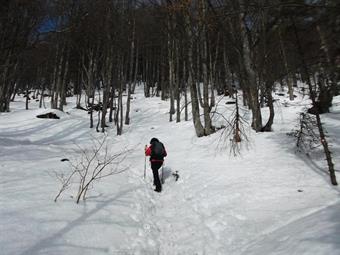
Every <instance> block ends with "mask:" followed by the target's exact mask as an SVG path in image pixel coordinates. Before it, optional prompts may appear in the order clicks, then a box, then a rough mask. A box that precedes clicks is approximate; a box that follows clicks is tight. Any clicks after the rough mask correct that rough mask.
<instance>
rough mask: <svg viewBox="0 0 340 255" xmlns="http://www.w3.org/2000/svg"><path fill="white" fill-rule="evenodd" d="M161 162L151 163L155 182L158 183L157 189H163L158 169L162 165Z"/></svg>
mask: <svg viewBox="0 0 340 255" xmlns="http://www.w3.org/2000/svg"><path fill="white" fill-rule="evenodd" d="M161 165H162V164H160V163H151V168H152V173H153V182H154V184H155V185H156V191H162V184H161V181H160V179H159V174H158V169H159V168H160V167H161Z"/></svg>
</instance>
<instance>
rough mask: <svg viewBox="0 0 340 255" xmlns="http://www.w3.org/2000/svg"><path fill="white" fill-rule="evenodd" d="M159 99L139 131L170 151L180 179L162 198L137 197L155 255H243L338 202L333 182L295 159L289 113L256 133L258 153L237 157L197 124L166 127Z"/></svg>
mask: <svg viewBox="0 0 340 255" xmlns="http://www.w3.org/2000/svg"><path fill="white" fill-rule="evenodd" d="M156 100H157V99H152V98H151V99H148V101H149V102H150V103H147V105H150V104H151V103H152V101H154V102H153V104H156V105H158V106H159V108H158V109H157V107H156V110H155V111H156V112H157V114H156V113H154V112H153V111H152V110H149V111H145V110H142V112H143V116H144V118H145V119H147V120H148V121H147V122H144V124H142V123H140V126H141V128H142V130H150V131H151V132H150V135H149V139H151V137H153V136H156V137H158V138H160V139H161V140H162V141H163V142H164V143H165V144H166V146H167V149H168V151H169V157H168V158H167V159H166V162H165V165H166V167H165V169H166V170H167V171H173V172H174V171H179V173H180V176H181V177H180V179H179V181H178V182H174V181H173V180H172V178H171V177H170V178H169V179H167V180H166V183H165V185H164V187H163V188H164V190H163V192H162V193H161V194H157V193H153V192H152V191H148V192H145V190H143V189H142V190H139V191H138V192H137V194H138V196H139V197H138V199H137V201H141V203H140V204H139V205H138V207H140V208H144V209H143V210H142V211H143V214H142V217H143V218H144V220H145V222H147V223H146V226H147V227H145V226H143V227H144V228H146V229H147V230H146V235H145V236H144V237H145V238H146V240H145V241H142V243H144V244H149V249H151V250H153V252H154V253H155V254H226V253H228V254H241V253H242V252H243V251H244V250H246V247H247V246H248V245H249V244H250V243H253V242H255V241H256V240H258V239H261V238H263V236H266V235H267V234H268V233H271V232H272V231H274V230H277V229H280V228H281V227H283V226H285V225H286V224H289V223H290V222H293V221H295V220H297V219H299V218H302V217H305V216H306V215H309V214H311V213H313V212H315V211H318V210H321V209H322V208H324V207H327V206H329V205H330V204H333V203H334V201H337V200H338V199H337V196H338V192H337V190H334V192H330V193H329V192H328V191H329V189H330V188H329V184H328V183H327V181H328V180H327V179H326V178H324V179H323V178H320V176H319V175H318V174H317V173H315V172H313V171H311V169H310V166H309V165H308V164H306V162H305V161H303V160H301V159H300V158H299V157H298V155H296V154H294V144H293V143H292V142H291V141H289V139H287V136H286V132H287V131H289V128H288V129H287V127H289V126H290V127H291V121H294V120H290V119H289V117H290V116H289V113H288V116H281V123H279V125H277V127H278V128H277V129H278V130H277V132H275V133H265V134H257V135H256V134H252V135H253V136H254V137H253V139H254V141H253V144H252V146H253V148H252V150H253V151H249V152H247V151H245V152H244V154H243V156H241V157H240V158H232V157H229V155H227V154H223V153H222V154H219V153H216V140H218V135H219V134H216V135H213V136H212V137H209V138H200V139H198V138H196V137H195V134H194V131H193V130H192V127H191V123H185V122H182V123H168V122H167V118H168V116H167V114H166V112H167V109H168V108H167V105H166V104H164V103H160V102H159V101H156ZM138 105H141V104H138ZM162 107H163V108H162ZM159 113H161V114H164V116H163V119H164V120H163V121H162V120H160V119H159V116H158V114H159ZM148 114H149V116H147V115H148ZM146 116H147V117H146ZM155 116H157V117H155ZM159 122H163V125H162V126H160V125H159ZM143 125H144V126H143ZM170 130H171V131H170ZM169 131H170V133H169ZM147 136H148V135H147V134H145V135H144V137H147ZM287 140H288V142H286V143H284V141H287ZM150 178H151V177H149V180H148V184H149V185H148V186H149V187H151V185H150V183H151V179H150ZM300 191H302V192H300ZM328 196H330V197H328ZM316 201H317V202H316ZM145 206H146V207H145ZM145 212H146V213H145ZM142 236H143V235H142ZM145 248H146V247H144V249H145Z"/></svg>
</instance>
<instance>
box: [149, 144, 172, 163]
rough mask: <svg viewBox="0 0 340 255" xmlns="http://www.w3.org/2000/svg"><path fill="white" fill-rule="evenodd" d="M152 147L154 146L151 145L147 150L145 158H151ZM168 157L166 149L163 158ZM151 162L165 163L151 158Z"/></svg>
mask: <svg viewBox="0 0 340 255" xmlns="http://www.w3.org/2000/svg"><path fill="white" fill-rule="evenodd" d="M151 146H152V145H150V146H149V147H147V148H146V149H145V156H151ZM167 155H168V154H167V152H166V150H165V148H164V153H163V156H164V157H166V156H167ZM150 161H151V162H163V161H164V160H160V159H151V158H150Z"/></svg>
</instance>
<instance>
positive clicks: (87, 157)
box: [54, 136, 128, 203]
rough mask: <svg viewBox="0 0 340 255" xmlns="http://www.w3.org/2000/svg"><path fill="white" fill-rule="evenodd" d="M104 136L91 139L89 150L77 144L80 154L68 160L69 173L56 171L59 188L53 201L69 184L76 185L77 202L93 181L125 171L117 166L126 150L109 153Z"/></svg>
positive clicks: (122, 159)
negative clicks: (91, 144)
mask: <svg viewBox="0 0 340 255" xmlns="http://www.w3.org/2000/svg"><path fill="white" fill-rule="evenodd" d="M106 138H107V136H104V138H103V139H102V140H99V139H93V140H92V143H93V146H92V148H91V149H90V150H86V149H84V148H82V147H80V146H79V145H77V147H78V149H79V150H80V154H81V156H80V157H79V158H78V159H75V160H70V161H69V164H70V170H71V172H70V173H69V174H64V173H56V177H57V179H58V180H59V182H60V183H61V188H60V190H59V192H58V194H57V196H56V197H55V199H54V201H55V202H56V201H57V200H58V198H59V197H60V195H61V194H62V193H63V192H64V191H65V190H67V189H68V188H70V186H72V185H77V186H78V191H77V193H76V196H75V198H76V202H77V203H79V201H80V199H83V200H85V199H86V195H87V191H88V189H89V188H90V187H91V186H92V185H93V184H94V182H95V181H98V180H100V179H102V178H105V177H108V176H111V175H115V174H119V173H122V172H124V171H126V168H119V166H120V163H122V162H123V161H124V159H125V157H126V155H127V152H128V151H123V152H120V153H117V154H114V155H110V153H109V150H108V144H107V142H106ZM78 153H79V151H78Z"/></svg>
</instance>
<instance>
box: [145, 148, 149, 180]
mask: <svg viewBox="0 0 340 255" xmlns="http://www.w3.org/2000/svg"><path fill="white" fill-rule="evenodd" d="M147 147H148V146H147V145H145V149H144V179H145V176H146V155H145V150H146V148H147Z"/></svg>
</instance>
